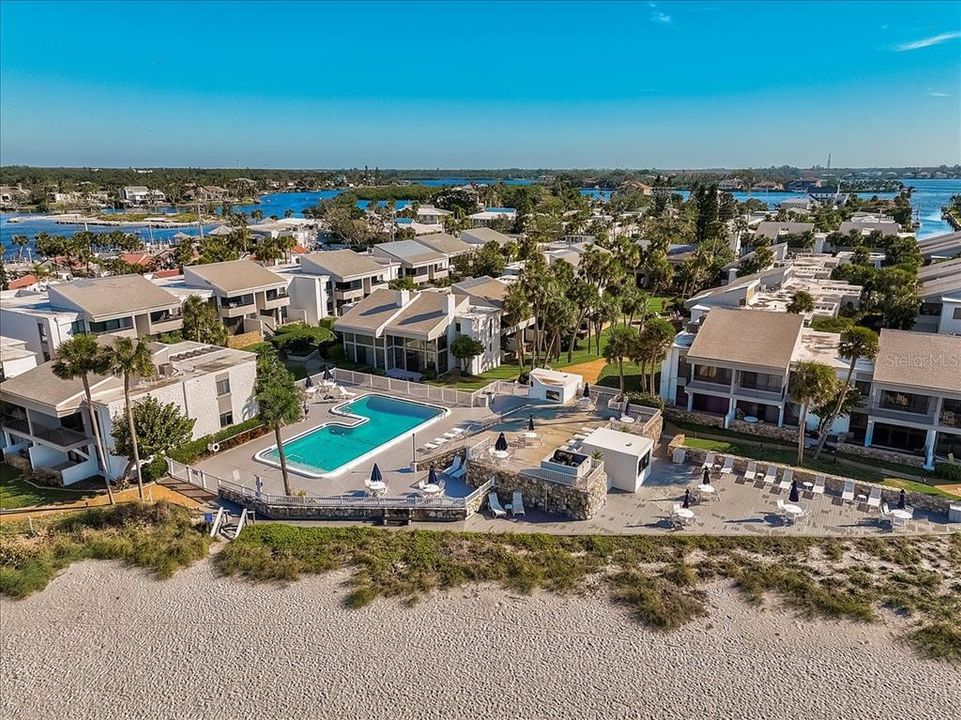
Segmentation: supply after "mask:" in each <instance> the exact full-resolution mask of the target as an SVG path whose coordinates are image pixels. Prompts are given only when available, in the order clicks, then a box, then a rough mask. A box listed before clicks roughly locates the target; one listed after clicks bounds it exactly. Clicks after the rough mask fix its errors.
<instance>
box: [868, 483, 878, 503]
mask: <svg viewBox="0 0 961 720" xmlns="http://www.w3.org/2000/svg"><path fill="white" fill-rule="evenodd" d="M868 507H869V508H880V507H881V488H879V487H873V488H871V494H870V495H868Z"/></svg>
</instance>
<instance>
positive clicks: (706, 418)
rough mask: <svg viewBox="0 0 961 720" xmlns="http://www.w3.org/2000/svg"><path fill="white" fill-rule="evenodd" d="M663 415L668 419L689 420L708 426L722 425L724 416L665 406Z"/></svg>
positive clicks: (720, 426)
mask: <svg viewBox="0 0 961 720" xmlns="http://www.w3.org/2000/svg"><path fill="white" fill-rule="evenodd" d="M664 417H666V418H667V419H668V420H676V421H679V422H689V423H694V424H696V425H707V426H708V427H719V428H723V427H724V418H723V417H722V416H720V415H713V414H712V413H704V412H697V411H696V410H692V411H691V412H688V411H687V410H683V409H681V408H678V407H666V408H664Z"/></svg>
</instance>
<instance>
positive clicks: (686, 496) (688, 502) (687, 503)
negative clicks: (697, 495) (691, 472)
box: [682, 488, 691, 508]
mask: <svg viewBox="0 0 961 720" xmlns="http://www.w3.org/2000/svg"><path fill="white" fill-rule="evenodd" d="M682 507H686V508H689V507H691V489H690V488H688V489H687V490H685V491H684V503H683V505H682Z"/></svg>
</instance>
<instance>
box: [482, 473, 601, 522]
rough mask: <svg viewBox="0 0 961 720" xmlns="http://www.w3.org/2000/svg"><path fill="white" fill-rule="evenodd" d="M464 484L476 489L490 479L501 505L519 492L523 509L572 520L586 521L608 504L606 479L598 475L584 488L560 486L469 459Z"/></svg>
mask: <svg viewBox="0 0 961 720" xmlns="http://www.w3.org/2000/svg"><path fill="white" fill-rule="evenodd" d="M466 477H467V484H468V485H469V486H470V487H472V488H477V487H480V486H481V485H483V484H484V483H486V482H489V481H490V480H493V481H494V490H495V491H496V492H497V498H498V499H499V500H500V501H501V503H509V502H511V500H512V498H513V495H514V491H515V490H520V492H521V494H522V495H523V497H524V507H525V509H530V508H537V509H539V510H543V511H544V512H548V513H551V514H554V515H566V516H567V517H570V518H573V519H574V520H589V519H590V518H592V517H594V516H595V515H596V514H597V513H598V511H599V510H600V509H601V508H602V507H603V506H604V503H605V502H607V476H606V475H604V474H603V473H601V474H600V475H598V476H597V477H596V478H595V479H594V480H593V482H591V484H590V485H588V486H587V487H586V488H583V487H573V486H571V485H562V484H560V483H555V482H551V481H549V480H543V479H540V478H536V477H531V476H529V475H521V474H520V473H518V472H516V471H514V470H511V469H508V468H502V467H495V466H493V465H488V464H487V463H484V462H479V461H477V460H471V461H470V462H469V463H468V465H467V476H466Z"/></svg>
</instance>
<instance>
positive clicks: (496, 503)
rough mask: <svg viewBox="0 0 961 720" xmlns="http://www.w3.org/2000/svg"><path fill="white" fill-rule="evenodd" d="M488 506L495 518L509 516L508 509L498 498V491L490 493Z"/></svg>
mask: <svg viewBox="0 0 961 720" xmlns="http://www.w3.org/2000/svg"><path fill="white" fill-rule="evenodd" d="M487 507H489V508H490V510H491V513H492V514H493V515H494V517H495V518H502V517H507V511H506V510H505V509H504V508H503V506H502V505H501V501H500V500H498V499H497V493H493V492H492V493H488V495H487Z"/></svg>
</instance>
